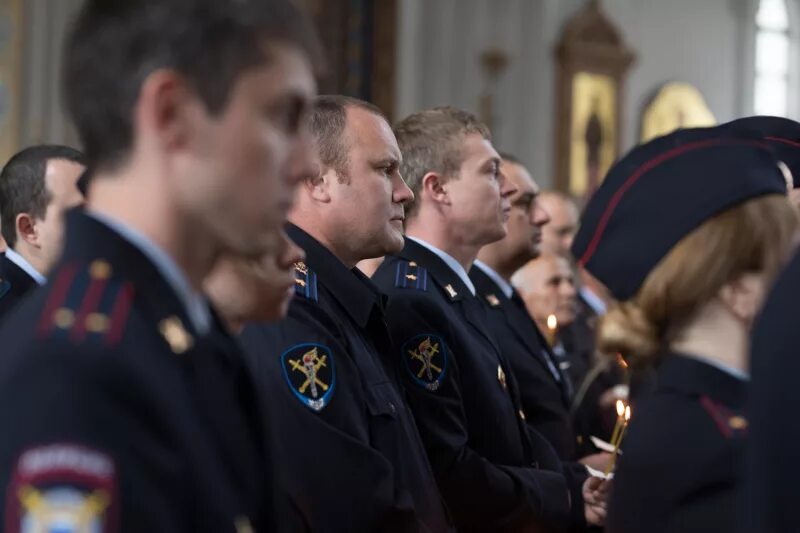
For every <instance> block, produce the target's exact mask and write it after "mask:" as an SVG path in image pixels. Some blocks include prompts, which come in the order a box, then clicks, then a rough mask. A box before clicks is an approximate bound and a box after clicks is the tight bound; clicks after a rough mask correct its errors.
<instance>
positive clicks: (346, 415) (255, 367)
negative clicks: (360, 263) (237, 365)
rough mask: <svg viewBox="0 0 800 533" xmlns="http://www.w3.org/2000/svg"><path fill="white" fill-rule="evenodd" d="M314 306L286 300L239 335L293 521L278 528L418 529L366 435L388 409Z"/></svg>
mask: <svg viewBox="0 0 800 533" xmlns="http://www.w3.org/2000/svg"><path fill="white" fill-rule="evenodd" d="M314 306H315V304H314V303H312V302H306V301H296V302H293V304H292V306H291V309H290V312H289V316H288V317H287V318H286V319H284V320H283V321H281V322H280V323H279V324H272V325H250V326H248V327H247V328H246V329H245V331H244V333H243V335H242V337H241V341H242V344H243V346H244V348H245V352H246V356H247V359H248V364H249V366H250V368H251V370H252V372H253V373H254V377H255V381H256V383H257V387H258V389H259V394H260V395H261V398H262V400H263V402H264V406H265V410H266V413H267V416H268V417H269V422H270V424H271V425H272V426H273V427H276V428H279V430H278V431H279V432H278V434H277V435H276V436H274V437H273V438H272V439H270V442H269V447H270V450H269V454H270V456H271V460H272V462H273V463H274V465H275V471H276V475H277V476H278V478H279V479H278V485H279V487H281V489H280V490H281V491H283V494H281V495H280V498H279V501H282V502H284V503H285V504H286V505H288V506H291V508H292V513H291V514H293V515H294V516H295V517H297V519H298V520H301V521H302V523H303V525H302V526H298V525H297V524H288V523H284V524H281V530H282V531H298V530H305V529H308V530H311V531H333V530H336V525H337V524H338V525H341V524H347V530H348V531H352V532H368V531H369V532H371V531H387V532H395V531H398V532H399V531H424V528H422V526H421V525H420V524H419V523H418V519H417V516H416V513H415V509H414V507H413V503H412V498H411V496H410V495H409V494H408V493H407V492H406V491H404V490H402V489H400V488H398V482H397V479H396V474H395V472H394V468H393V465H392V464H391V462H390V461H389V460H388V459H387V458H386V457H385V456H384V455H383V454H382V453H381V452H380V451H379V450H377V449H376V448H374V447H373V445H372V444H371V439H372V436H371V432H370V426H371V424H386V423H391V419H392V418H393V417H394V416H395V413H393V412H392V410H391V409H390V408H387V407H386V405H385V404H381V403H380V402H377V401H375V400H376V394H375V393H376V392H377V396H379V395H380V391H367V390H365V388H366V387H367V386H368V385H365V384H364V383H362V380H361V378H360V374H359V372H358V368H356V366H355V365H354V362H353V359H352V358H351V356H350V354H349V353H348V350H349V347H348V346H347V343H346V340H345V337H344V335H343V334H341V333H340V332H339V331H338V328H337V326H336V325H335V323H334V322H333V321H332V320H331V319H330V318H329V317H327V315H326V314H325V313H324V311H322V310H319V309H317V308H315V307H314ZM386 385H387V386H388V384H386ZM276 515H278V516H284V515H285V513H283V512H282V510H281V509H277V510H276Z"/></svg>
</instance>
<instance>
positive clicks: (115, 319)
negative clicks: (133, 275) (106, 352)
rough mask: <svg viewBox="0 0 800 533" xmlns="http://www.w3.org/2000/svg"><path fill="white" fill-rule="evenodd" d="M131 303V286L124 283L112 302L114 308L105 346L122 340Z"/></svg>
mask: <svg viewBox="0 0 800 533" xmlns="http://www.w3.org/2000/svg"><path fill="white" fill-rule="evenodd" d="M132 302H133V285H131V284H130V283H124V284H123V285H122V288H121V289H120V291H119V293H118V294H117V299H116V300H115V301H114V308H113V309H112V310H111V315H110V320H111V327H110V328H109V330H108V334H106V344H107V345H114V344H116V343H118V342H119V341H120V339H121V338H122V332H123V328H124V326H125V321H126V320H127V319H128V312H129V311H130V310H131V303H132Z"/></svg>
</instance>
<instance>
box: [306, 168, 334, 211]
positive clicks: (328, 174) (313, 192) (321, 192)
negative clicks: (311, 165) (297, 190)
mask: <svg viewBox="0 0 800 533" xmlns="http://www.w3.org/2000/svg"><path fill="white" fill-rule="evenodd" d="M338 179H339V175H338V174H337V173H336V171H335V170H334V169H333V168H331V167H320V166H317V168H316V169H315V172H314V173H313V174H312V175H311V176H309V177H308V178H306V179H305V180H304V181H303V185H302V186H303V187H305V189H306V190H307V191H308V193H309V195H310V196H311V198H313V199H314V200H316V201H317V202H322V203H328V202H330V201H331V185H332V184H333V183H334V181H338Z"/></svg>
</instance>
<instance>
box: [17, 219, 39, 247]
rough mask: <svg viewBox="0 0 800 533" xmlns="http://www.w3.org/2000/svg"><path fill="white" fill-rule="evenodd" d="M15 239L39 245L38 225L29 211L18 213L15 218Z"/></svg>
mask: <svg viewBox="0 0 800 533" xmlns="http://www.w3.org/2000/svg"><path fill="white" fill-rule="evenodd" d="M16 229H17V240H18V241H19V240H22V241H25V242H26V243H27V244H28V245H29V246H33V247H36V248H40V247H41V243H40V242H39V227H38V226H37V225H36V218H35V217H34V216H33V215H31V214H30V213H20V214H19V215H17V220H16Z"/></svg>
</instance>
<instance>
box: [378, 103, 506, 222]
mask: <svg viewBox="0 0 800 533" xmlns="http://www.w3.org/2000/svg"><path fill="white" fill-rule="evenodd" d="M394 133H395V136H396V137H397V144H398V145H399V146H400V151H401V152H402V154H403V162H402V164H401V165H400V172H401V174H402V175H403V178H404V179H405V181H406V183H407V184H408V186H409V188H410V189H411V190H412V191H413V192H414V200H413V201H412V202H411V203H409V204H408V205H407V206H406V218H407V219H408V218H411V217H412V216H414V215H416V213H417V211H418V210H419V202H420V197H421V196H420V194H419V193H420V188H421V187H422V178H424V177H425V174H427V173H429V172H436V173H438V174H441V175H442V176H447V177H450V178H457V177H458V171H459V170H460V169H461V165H462V163H464V154H463V153H462V150H461V144H462V143H463V141H464V138H465V137H466V136H467V135H470V134H473V133H477V134H479V135H481V136H482V137H483V138H484V139H487V140H491V134H490V133H489V128H488V127H486V125H485V124H484V123H482V122H481V121H480V120H478V118H477V117H476V116H475V115H473V114H472V113H469V112H467V111H463V110H461V109H456V108H454V107H437V108H434V109H428V110H425V111H420V112H418V113H414V114H413V115H409V116H408V117H406V118H404V119H403V120H402V121H400V122H399V123H398V124H397V125H396V126H395V128H394Z"/></svg>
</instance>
